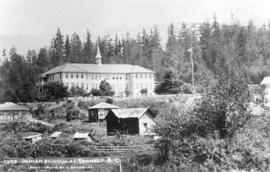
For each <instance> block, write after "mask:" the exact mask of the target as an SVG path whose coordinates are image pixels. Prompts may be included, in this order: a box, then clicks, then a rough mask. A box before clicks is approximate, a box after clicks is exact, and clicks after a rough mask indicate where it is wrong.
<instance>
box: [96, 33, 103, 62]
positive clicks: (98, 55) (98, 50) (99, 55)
mask: <svg viewBox="0 0 270 172" xmlns="http://www.w3.org/2000/svg"><path fill="white" fill-rule="evenodd" d="M101 58H102V56H101V54H100V49H99V38H98V41H97V54H96V64H97V65H101V64H102V63H101Z"/></svg>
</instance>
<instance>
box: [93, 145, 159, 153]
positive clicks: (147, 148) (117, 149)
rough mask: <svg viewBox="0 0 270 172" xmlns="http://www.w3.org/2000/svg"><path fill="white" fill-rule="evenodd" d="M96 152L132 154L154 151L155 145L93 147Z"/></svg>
mask: <svg viewBox="0 0 270 172" xmlns="http://www.w3.org/2000/svg"><path fill="white" fill-rule="evenodd" d="M93 147H94V149H95V150H96V151H108V152H132V151H136V152H137V151H154V145H153V144H144V145H129V146H93Z"/></svg>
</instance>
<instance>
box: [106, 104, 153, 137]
mask: <svg viewBox="0 0 270 172" xmlns="http://www.w3.org/2000/svg"><path fill="white" fill-rule="evenodd" d="M105 119H106V123H107V134H108V135H115V134H116V133H117V132H120V133H121V134H131V135H135V134H139V135H143V136H144V135H153V132H152V129H153V126H154V125H155V124H156V122H155V120H154V114H153V113H152V112H151V111H150V110H149V109H148V108H129V109H112V110H111V111H110V112H109V113H108V115H107V116H106V118H105Z"/></svg>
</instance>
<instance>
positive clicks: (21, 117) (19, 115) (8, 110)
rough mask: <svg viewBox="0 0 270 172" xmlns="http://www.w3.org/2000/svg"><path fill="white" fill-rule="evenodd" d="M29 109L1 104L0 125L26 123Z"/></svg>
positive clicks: (12, 104) (13, 104)
mask: <svg viewBox="0 0 270 172" xmlns="http://www.w3.org/2000/svg"><path fill="white" fill-rule="evenodd" d="M28 116H30V114H29V108H27V107H25V106H20V105H17V104H15V103H12V102H6V103H4V104H0V123H9V122H16V121H20V122H24V121H26V120H27V118H28Z"/></svg>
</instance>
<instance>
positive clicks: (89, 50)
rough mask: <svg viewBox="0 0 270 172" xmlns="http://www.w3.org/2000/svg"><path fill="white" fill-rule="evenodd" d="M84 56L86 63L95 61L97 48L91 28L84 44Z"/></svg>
mask: <svg viewBox="0 0 270 172" xmlns="http://www.w3.org/2000/svg"><path fill="white" fill-rule="evenodd" d="M82 56H83V62H84V63H95V50H94V45H93V42H92V40H91V34H90V32H89V30H87V32H86V42H85V43H84V45H83V50H82Z"/></svg>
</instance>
